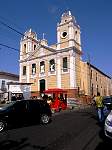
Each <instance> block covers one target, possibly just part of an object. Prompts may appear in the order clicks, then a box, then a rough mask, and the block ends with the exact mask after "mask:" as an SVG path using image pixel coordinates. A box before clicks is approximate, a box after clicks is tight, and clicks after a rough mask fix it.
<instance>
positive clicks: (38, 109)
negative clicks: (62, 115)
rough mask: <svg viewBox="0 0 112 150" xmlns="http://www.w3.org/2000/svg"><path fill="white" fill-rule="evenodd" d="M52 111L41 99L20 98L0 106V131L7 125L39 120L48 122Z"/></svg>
mask: <svg viewBox="0 0 112 150" xmlns="http://www.w3.org/2000/svg"><path fill="white" fill-rule="evenodd" d="M51 117H52V113H51V109H50V107H49V105H48V104H47V103H46V102H44V101H43V100H20V101H12V102H10V103H9V104H5V105H3V107H2V106H0V131H3V130H4V129H5V128H6V127H7V126H9V125H15V124H17V125H18V124H21V125H22V124H28V123H33V122H41V123H42V124H48V123H49V122H50V120H51Z"/></svg>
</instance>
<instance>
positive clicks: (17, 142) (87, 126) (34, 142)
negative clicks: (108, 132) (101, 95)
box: [0, 108, 112, 150]
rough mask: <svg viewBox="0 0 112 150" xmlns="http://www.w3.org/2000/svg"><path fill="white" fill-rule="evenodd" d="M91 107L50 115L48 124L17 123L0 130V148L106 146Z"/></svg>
mask: <svg viewBox="0 0 112 150" xmlns="http://www.w3.org/2000/svg"><path fill="white" fill-rule="evenodd" d="M109 147H112V141H109V140H106V139H105V137H104V134H103V127H101V126H99V124H98V121H97V117H96V114H95V111H94V110H93V109H90V108H88V109H83V110H77V111H76V110H75V111H65V112H61V113H57V114H55V115H53V120H52V122H51V123H50V124H48V125H32V126H27V127H19V128H15V129H11V130H8V131H5V132H2V133H0V150H107V149H110V148H109Z"/></svg>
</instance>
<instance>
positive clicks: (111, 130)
mask: <svg viewBox="0 0 112 150" xmlns="http://www.w3.org/2000/svg"><path fill="white" fill-rule="evenodd" d="M104 132H105V135H106V137H109V138H111V139H112V111H111V112H110V113H109V115H108V116H107V118H106V120H105V126H104Z"/></svg>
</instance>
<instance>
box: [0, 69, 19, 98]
mask: <svg viewBox="0 0 112 150" xmlns="http://www.w3.org/2000/svg"><path fill="white" fill-rule="evenodd" d="M18 81H19V75H16V74H12V73H8V72H3V71H0V100H4V99H8V85H7V83H8V82H18Z"/></svg>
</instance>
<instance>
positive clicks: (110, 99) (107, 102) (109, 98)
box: [103, 96, 112, 110]
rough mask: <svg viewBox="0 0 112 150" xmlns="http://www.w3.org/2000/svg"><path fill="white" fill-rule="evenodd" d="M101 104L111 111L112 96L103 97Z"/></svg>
mask: <svg viewBox="0 0 112 150" xmlns="http://www.w3.org/2000/svg"><path fill="white" fill-rule="evenodd" d="M103 103H104V105H105V106H107V108H108V109H110V110H111V109H112V96H105V97H103Z"/></svg>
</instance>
